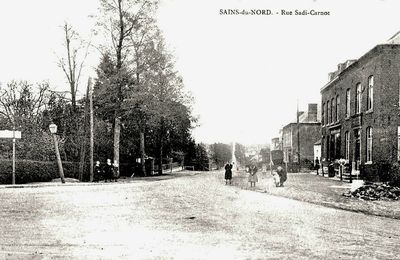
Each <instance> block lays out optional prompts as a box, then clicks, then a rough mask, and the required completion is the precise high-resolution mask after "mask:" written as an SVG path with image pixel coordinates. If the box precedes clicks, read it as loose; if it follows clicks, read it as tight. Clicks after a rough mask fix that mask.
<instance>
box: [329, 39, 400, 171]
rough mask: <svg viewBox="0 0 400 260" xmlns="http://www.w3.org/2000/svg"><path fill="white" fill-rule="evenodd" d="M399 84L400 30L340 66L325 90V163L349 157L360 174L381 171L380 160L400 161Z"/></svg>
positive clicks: (330, 78)
mask: <svg viewBox="0 0 400 260" xmlns="http://www.w3.org/2000/svg"><path fill="white" fill-rule="evenodd" d="M399 87H400V36H399V33H398V34H396V35H395V36H393V37H392V38H391V39H389V41H388V43H386V44H380V45H377V46H375V47H374V48H373V49H372V50H370V51H368V52H367V53H366V54H364V55H363V56H362V57H361V58H359V59H358V60H348V61H346V62H344V63H341V64H339V65H338V69H337V71H335V72H333V73H330V74H329V82H328V83H327V84H326V85H325V86H324V87H323V88H322V89H321V95H322V101H321V104H322V140H321V146H322V147H321V149H322V151H321V157H322V158H321V159H322V160H321V161H322V162H331V161H334V160H337V159H341V158H343V159H346V160H348V162H349V163H350V165H351V166H352V171H353V173H355V174H358V173H359V171H360V168H362V169H366V170H367V171H370V172H371V171H376V170H374V166H373V165H374V164H375V163H376V162H389V163H394V162H397V161H399V160H400V153H399V151H400V149H399V148H400V145H399V140H400V117H399V114H400V110H399V108H400V99H399V94H400V89H399ZM375 174H377V173H376V172H375Z"/></svg>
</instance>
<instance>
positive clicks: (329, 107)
mask: <svg viewBox="0 0 400 260" xmlns="http://www.w3.org/2000/svg"><path fill="white" fill-rule="evenodd" d="M326 114H327V115H326V124H329V123H330V122H331V104H329V101H327V102H326Z"/></svg>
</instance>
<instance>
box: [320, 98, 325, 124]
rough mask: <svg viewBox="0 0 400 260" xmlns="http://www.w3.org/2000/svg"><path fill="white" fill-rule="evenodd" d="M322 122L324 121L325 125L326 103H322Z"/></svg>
mask: <svg viewBox="0 0 400 260" xmlns="http://www.w3.org/2000/svg"><path fill="white" fill-rule="evenodd" d="M321 123H322V125H325V103H322V116H321Z"/></svg>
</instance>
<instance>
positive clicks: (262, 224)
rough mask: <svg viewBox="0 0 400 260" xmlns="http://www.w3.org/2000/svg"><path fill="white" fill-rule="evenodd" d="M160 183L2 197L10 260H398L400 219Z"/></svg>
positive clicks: (3, 244)
mask: <svg viewBox="0 0 400 260" xmlns="http://www.w3.org/2000/svg"><path fill="white" fill-rule="evenodd" d="M224 183H225V182H224V180H223V173H222V172H209V173H204V174H199V175H195V176H188V177H182V178H176V179H169V180H163V181H156V182H136V183H123V184H122V183H116V184H114V183H113V184H107V185H104V184H101V185H100V184H99V185H92V186H79V185H77V186H67V187H59V186H57V187H42V188H23V189H1V190H0V259H2V257H4V258H6V259H8V258H11V259H13V258H14V259H16V258H18V259H20V258H37V259H41V258H83V259H99V258H100V259H116V258H117V259H153V258H161V259H222V258H223V259H316V258H319V259H338V258H342V259H346V258H357V259H371V258H373V259H393V258H397V257H398V254H399V253H400V249H399V247H398V244H399V243H400V238H399V235H398V234H400V227H399V226H400V225H399V224H400V222H399V221H398V220H392V219H388V218H381V217H374V216H367V215H363V214H357V213H352V212H347V211H342V210H336V209H331V208H325V207H322V206H317V205H313V204H309V203H304V202H299V201H295V200H290V199H285V198H280V197H275V196H269V195H267V194H264V193H260V192H254V191H249V190H241V189H239V188H237V187H232V186H225V185H224Z"/></svg>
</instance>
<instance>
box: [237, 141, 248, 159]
mask: <svg viewBox="0 0 400 260" xmlns="http://www.w3.org/2000/svg"><path fill="white" fill-rule="evenodd" d="M235 157H236V160H237V161H238V162H239V163H240V164H246V148H245V146H244V145H242V144H239V143H236V144H235Z"/></svg>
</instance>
